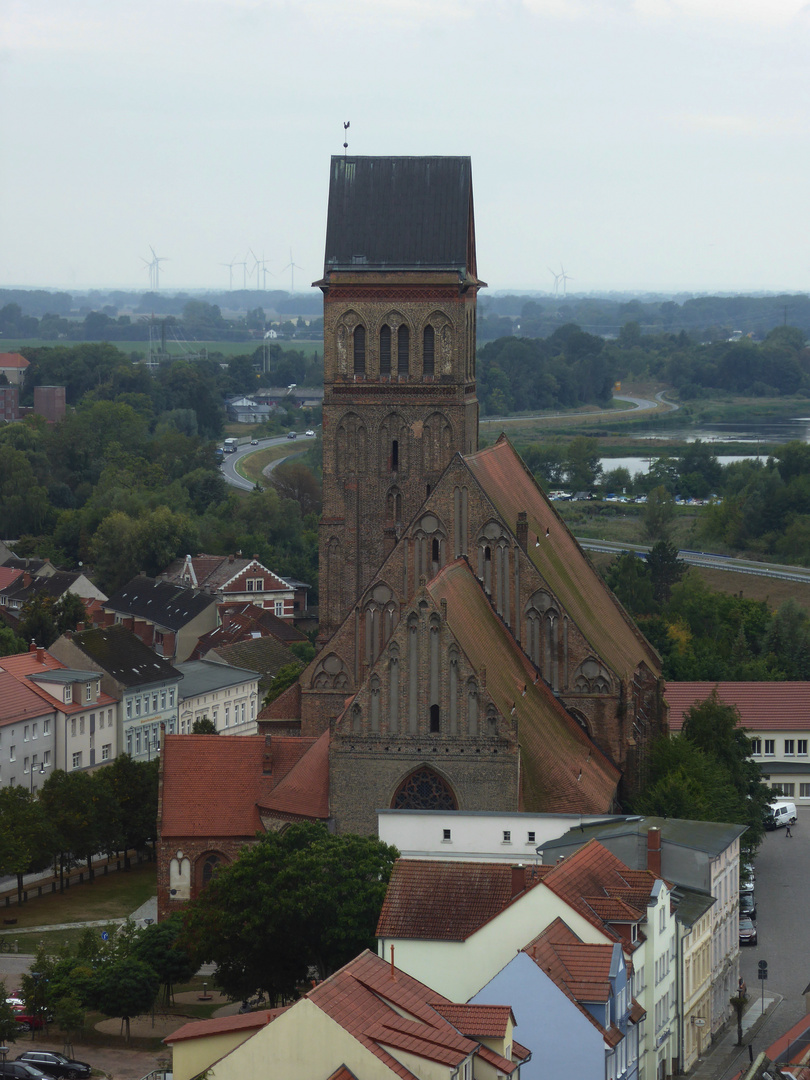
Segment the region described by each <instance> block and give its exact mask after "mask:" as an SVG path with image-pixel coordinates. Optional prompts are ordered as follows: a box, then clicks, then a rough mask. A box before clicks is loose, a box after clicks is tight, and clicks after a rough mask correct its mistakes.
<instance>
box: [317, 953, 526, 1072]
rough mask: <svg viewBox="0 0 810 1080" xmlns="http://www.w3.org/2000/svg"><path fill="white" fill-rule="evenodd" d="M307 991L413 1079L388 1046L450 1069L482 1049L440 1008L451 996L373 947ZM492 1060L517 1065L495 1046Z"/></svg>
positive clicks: (504, 1068) (505, 1067) (509, 1067)
mask: <svg viewBox="0 0 810 1080" xmlns="http://www.w3.org/2000/svg"><path fill="white" fill-rule="evenodd" d="M306 996H307V998H308V999H309V1000H310V1001H311V1002H312V1003H313V1004H314V1005H317V1006H318V1008H319V1009H322V1010H323V1011H324V1012H325V1013H326V1014H327V1015H328V1016H330V1017H331V1018H332V1019H333V1020H334V1021H335V1022H336V1023H338V1024H340V1025H341V1027H343V1028H344V1029H345V1030H346V1031H348V1032H349V1034H350V1035H352V1036H353V1037H354V1038H355V1039H357V1041H358V1042H360V1043H361V1044H362V1045H363V1046H365V1047H366V1048H367V1049H368V1050H370V1051H371V1053H373V1054H374V1055H375V1056H376V1057H378V1058H379V1059H380V1060H381V1061H383V1062H384V1063H385V1064H386V1065H387V1066H388V1068H389V1069H391V1070H392V1072H394V1073H395V1074H396V1075H397V1076H400V1077H403V1080H412V1078H413V1073H412V1072H411V1071H410V1070H409V1069H407V1068H406V1067H405V1066H404V1065H402V1064H401V1063H400V1062H399V1061H398V1060H397V1059H396V1058H395V1057H393V1056H392V1055H391V1054H390V1053H389V1052H388V1050H387V1049H386V1047H389V1046H390V1047H392V1048H395V1049H398V1050H403V1051H405V1052H407V1053H412V1054H415V1055H416V1056H418V1057H422V1058H425V1059H427V1060H428V1061H434V1062H438V1063H439V1064H442V1065H446V1066H448V1067H449V1068H451V1069H455V1068H458V1066H459V1065H460V1064H461V1062H462V1061H464V1059H465V1058H466V1057H468V1056H469V1055H470V1054H471V1053H473V1052H476V1051H480V1047H479V1044H478V1043H477V1041H473V1040H470V1039H467V1038H465V1036H464V1035H462V1034H460V1033H459V1032H458V1031H457V1030H456V1028H455V1027H454V1026H453V1025H452V1024H451V1023H449V1022H448V1021H447V1020H445V1019H444V1017H443V1016H441V1015H440V1013H439V1012H438V1011H437V1007H442V1006H445V1005H447V1004H450V1003H449V1002H448V1001H447V999H446V998H443V997H442V996H441V995H439V994H437V993H436V992H435V991H434V990H431V989H430V988H429V987H427V986H425V985H424V984H423V983H420V982H418V981H417V980H416V979H414V978H412V977H411V976H410V975H406V974H405V972H404V971H399V970H398V969H394V970H393V971H392V969H391V967H390V965H389V964H387V963H386V962H385V961H384V960H383V959H381V958H380V957H379V956H375V954H374V953H372V952H369V951H366V952H364V953H361V954H360V956H358V957H357V958H356V959H355V960H352V961H351V962H350V963H349V964H347V965H346V967H344V968H342V969H341V970H340V971H338V972H336V973H335V974H334V975H332V976H330V978H328V979H327V980H326V981H325V982H322V983H320V984H319V985H318V986H316V987H315V988H314V989H313V990H310V992H309V993H308V994H307V995H306ZM403 1014H404V1015H403ZM480 1052H482V1056H483V1051H480ZM487 1060H488V1061H489V1060H492V1063H493V1065H494V1066H495V1067H496V1068H498V1069H499V1070H500V1071H501V1072H504V1073H507V1074H511V1073H512V1072H514V1070H515V1068H517V1065H516V1064H515V1063H513V1062H511V1061H507V1060H506V1059H505V1058H503V1057H501V1056H500V1055H497V1054H495V1055H493V1054H492V1051H488V1052H487Z"/></svg>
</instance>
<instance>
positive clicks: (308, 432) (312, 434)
mask: <svg viewBox="0 0 810 1080" xmlns="http://www.w3.org/2000/svg"><path fill="white" fill-rule="evenodd" d="M306 436H307V438H308V439H314V438H315V432H314V431H313V430H312V428H307V430H306Z"/></svg>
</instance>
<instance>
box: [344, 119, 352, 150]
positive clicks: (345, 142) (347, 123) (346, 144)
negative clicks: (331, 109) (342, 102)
mask: <svg viewBox="0 0 810 1080" xmlns="http://www.w3.org/2000/svg"><path fill="white" fill-rule="evenodd" d="M350 124H351V120H344V122H343V156H344V158H345V157H346V151H347V150H348V149H349V143H348V142H347V140H348V138H349V136H348V135H347V134H346V132H347V131H348V130H349V125H350Z"/></svg>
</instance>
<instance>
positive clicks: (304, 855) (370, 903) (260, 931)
mask: <svg viewBox="0 0 810 1080" xmlns="http://www.w3.org/2000/svg"><path fill="white" fill-rule="evenodd" d="M396 857H397V851H396V849H395V848H392V847H389V846H388V845H387V844H383V843H382V842H381V841H379V840H376V839H374V838H371V837H359V836H335V835H333V834H330V833H329V832H328V831H327V829H326V827H325V826H323V825H315V824H309V823H306V824H304V823H301V824H294V825H291V826H290V827H289V828H288V829H287V830H286V831H285V832H284V833H282V834H278V833H268V834H267V835H266V836H262V837H261V838H260V839H259V840H258V841H257V843H256V844H254V845H253V846H251V847H247V848H243V850H242V851H241V853H240V855H239V857H238V858H237V860H236V861H235V862H234V863H233V864H232V865H230V866H228V867H225V868H223V869H221V870H220V871H219V872H218V873H217V874H215V876H214V878H213V879H212V881H211V882H210V883H209V884H208V885H207V886H206V888H205V889H204V890H203V892H202V893H201V894H200V896H199V897H198V898H197V899H196V900H194V901H193V902H192V903H191V904H190V905H189V906H188V908H187V909H186V911H185V913H184V937H185V938H186V940H187V942H188V946H189V949H190V951H191V952H192V954H193V955H194V956H195V960H196V961H197V962H198V963H199V962H202V961H203V960H209V961H214V962H215V963H216V965H217V973H216V979H217V983H218V984H219V985H220V986H221V987H222V988H223V989H224V990H225V991H226V992H227V993H228V994H230V995H231V996H232V997H236V998H247V997H250V996H252V995H253V994H254V993H255V992H256V991H257V990H261V991H263V992H264V993H265V994H267V996H268V997H269V998H270V1000H272V1001H278V1000H281V999H283V998H284V996H285V995H289V994H292V993H294V992H295V988H296V986H297V985H298V984H300V983H301V982H303V981H304V980H305V979H306V975H307V970H308V968H309V967H311V966H315V967H317V969H318V971H319V972H320V973H321V975H323V976H326V975H328V974H329V973H330V972H332V971H335V970H336V969H337V968H338V967H340V966H341V965H342V964H344V963H346V962H347V961H348V960H350V959H351V958H352V957H353V956H355V955H356V954H357V953H358V952H360V951H361V950H362V949H364V948H367V947H369V946H371V947H373V945H374V932H375V928H376V924H377V920H378V918H379V913H380V910H381V907H382V902H383V899H384V897H385V891H386V885H387V882H388V879H389V877H390V874H391V869H392V867H393V865H394V860H395V859H396Z"/></svg>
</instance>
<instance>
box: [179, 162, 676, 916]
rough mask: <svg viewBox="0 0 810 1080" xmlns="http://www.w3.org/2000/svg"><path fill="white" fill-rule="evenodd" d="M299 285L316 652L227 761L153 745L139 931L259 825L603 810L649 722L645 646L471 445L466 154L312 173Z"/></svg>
mask: <svg viewBox="0 0 810 1080" xmlns="http://www.w3.org/2000/svg"><path fill="white" fill-rule="evenodd" d="M316 284H317V286H318V287H319V288H320V289H321V290H322V292H323V295H324V405H323V455H324V459H323V516H322V519H321V525H320V571H319V573H320V641H321V645H322V647H321V650H320V652H319V653H318V655H317V656H316V657H315V659H314V660H313V661H312V663H311V664H310V665H309V667H308V668H307V669H306V671H304V672H303V674H302V675H301V678H300V680H299V682H298V683H297V684H296V685H295V686H293V687H291V688H290V689H289V690H288V691H287V692H286V693H285V694H284V695H282V696H281V697H280V698H279V699H278V700H277V701H276V702H274V703H273V705H272V706H271V707H270V708H269V709H268V710H266V713H265V714H264V720H263V723H264V729H265V732H266V733H267V734H266V736H264V737H263V736H258V737H244V738H240V739H238V740H230V741H234V742H238V743H239V744H240V745H239V747H237V748H235V749H234V750H233V751H231V750H230V749H229V758H230V757H232V756H233V755H234V754H236V755H241V758H240V761H241V762H242V764H240V765H238V766H237V765H236V764H235V763H234V762H231V764H230V767H229V768H224V767H223V762H222V761H218V760H217V755H216V754H213V755H212V754H211V753H209V749H208V745H207V744H202V743H200V741H199V740H200V739H205V738H206V737H205V736H168V737H167V738H166V740H165V745H164V751H163V755H162V759H161V767H162V781H161V811H160V813H161V825H160V832H161V836H160V853H161V854H160V869H159V906H160V913H161V916H163V915H165V914H166V913H167V912H168V911H170V910H171V909H172V906H173V900H179V899H183V898H186V897H189V896H193V895H195V894H196V892H197V891H198V890H199V888H201V887H202V885H203V884H204V883H205V880H206V877H205V875H206V874H210V873H211V872H212V870H213V867H214V866H216V865H217V862H218V861H230V859H231V858H232V856H233V852H234V851H235V850H237V849H238V847H239V845H240V844H242V843H246V842H249V841H250V840H251V839H252V838H253V836H254V835H255V832H256V829H257V828H263V829H280V828H283V827H284V826H285V824H286V823H288V822H290V821H300V820H320V821H324V822H326V823H327V824H328V825H329V826H330V827H331V828H334V829H336V830H337V831H340V832H358V833H363V834H368V833H372V832H374V831H375V829H376V813H375V812H376V810H377V809H378V808H390V807H403V808H410V809H463V810H493V811H496V810H501V811H504V810H506V811H511V810H519V809H524V810H535V811H557V812H559V811H563V812H578V811H581V812H607V811H610V810H612V809H614V808H615V807H616V804H617V799H618V796H619V793H620V788H621V790H624V791H631V790H632V789H633V788H634V787H635V786H636V784H637V783H638V782H639V780H640V779H641V777H642V775H643V769H644V760H645V753H646V749H647V746H648V744H649V742H650V740H651V738H652V737H653V736H654V735H655V734H657V733H658V732H659V731H661V730H662V729H663V727H664V726H665V723H666V719H665V713H664V708H663V705H662V699H661V693H660V679H661V668H660V660H659V657H658V656H657V654H656V653H655V651H654V649H653V648H652V647H651V646H650V644H649V643H648V642H647V641H646V639H645V638H644V637H643V636H642V635H641V634H640V632H639V631H638V629H637V628H636V626H635V625H634V623H633V622H632V620H631V619H630V618H629V616H628V615H627V614H626V612H625V611H624V609H623V608H622V607H621V605H620V604H619V603H618V601H617V600H616V599H615V597H614V596H613V594H612V593H611V592H610V590H609V589H608V588H607V586H606V585H605V584H604V582H603V581H602V579H601V577H600V576H599V574H598V573H597V572H596V571H595V569H594V568H593V566H592V565H591V563H590V561H589V560H588V558H587V556H586V555H585V554H584V552H583V551H582V549H581V548H580V547H579V545H578V544H577V542H576V540H575V539H574V538H573V536H572V535H571V533H570V532H569V531H568V529H567V527H566V526H565V524H564V523H563V521H562V520H561V519H560V517H559V516H558V514H557V513H556V511H555V510H554V508H553V506H552V505H551V504H550V503H549V502H548V500H547V499H546V498H545V496H544V495H543V493H542V491H541V490H540V488H539V487H538V486H537V484H536V483H535V481H534V479H533V477H532V475H531V474H530V472H529V471H528V470H527V469H526V467H525V465H524V464H523V462H522V461H521V459H520V457H519V455H518V454H517V453H516V452H515V450H514V448H513V447H512V445H511V444H510V443H509V441H508V440H507V439H506V438H505V437H504V436H501V438H500V439H499V440H498V441H497V442H496V443H495V445H494V446H490V447H486V448H484V449H479V448H478V401H477V398H476V387H475V359H476V341H475V327H476V300H477V294H478V290H479V289H480V288H482V287H484V285H485V283H484V282H483V281H481V279H480V278H479V277H478V270H477V262H476V251H475V227H474V214H473V195H472V173H471V165H470V161H469V159H468V158H463V157H458V158H453V157H442V158H418V157H413V158H385V157H382V158H375V157H366V158H364V157H357V158H349V157H335V158H333V159H332V165H331V183H330V190H329V209H328V220H327V232H326V255H325V263H324V275H323V278H322V279H321V280H320V281H318V282H316ZM220 741H221V740H219V739H218V740H217V742H220ZM204 746H205V749H203V747H204ZM232 770H233V771H232ZM237 777H238V779H237ZM234 786H236V787H237V788H238V789H239V793H238V794H237V795H235V793H234ZM220 800H221V802H222V805H223V807H224V806H227V807H229V808H230V809H229V811H228V813H224V814H223V815H218V813H217V805H218V802H219V801H220ZM195 806H198V810H196V811H195V810H194V807H195ZM203 807H205V809H202V808H203ZM209 808H210V809H209ZM237 811H238V812H237Z"/></svg>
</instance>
